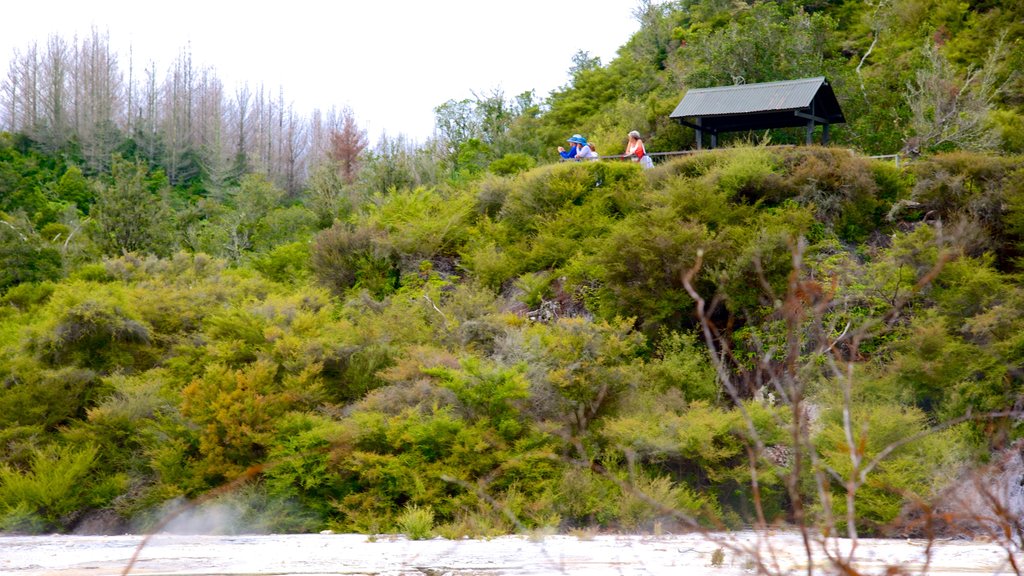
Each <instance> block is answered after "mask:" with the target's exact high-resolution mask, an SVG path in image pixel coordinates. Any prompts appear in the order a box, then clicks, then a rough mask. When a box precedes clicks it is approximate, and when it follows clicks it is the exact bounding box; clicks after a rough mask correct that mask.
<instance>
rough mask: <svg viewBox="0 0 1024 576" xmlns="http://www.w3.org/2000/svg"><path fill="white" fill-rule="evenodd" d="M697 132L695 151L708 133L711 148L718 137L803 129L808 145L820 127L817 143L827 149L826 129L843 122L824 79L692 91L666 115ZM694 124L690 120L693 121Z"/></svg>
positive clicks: (821, 77)
mask: <svg viewBox="0 0 1024 576" xmlns="http://www.w3.org/2000/svg"><path fill="white" fill-rule="evenodd" d="M669 117H670V118H672V119H674V120H676V121H678V122H679V123H680V124H682V125H684V126H689V127H690V128H693V129H694V130H696V131H697V149H698V150H699V149H701V148H702V147H703V133H704V132H708V133H709V134H711V147H712V148H714V147H715V146H717V145H718V135H719V134H720V133H722V132H745V131H748V130H767V129H770V128H797V127H800V126H806V127H807V144H811V143H812V142H813V134H814V126H815V125H816V124H820V125H821V126H822V132H821V143H822V144H828V136H829V126H830V125H831V124H842V123H844V122H846V118H844V117H843V111H842V109H841V108H840V107H839V101H838V100H836V95H835V92H833V91H832V86H831V85H830V84H829V83H828V80H826V79H825V77H824V76H818V77H815V78H803V79H800V80H784V81H781V82H762V83H758V84H740V85H737V86H718V87H714V88H695V89H693V90H688V91H687V92H686V94H685V95H684V96H683V99H682V101H681V102H679V105H678V106H676V109H675V110H674V111H673V112H672V114H671V115H670V116H669ZM691 119H692V120H691Z"/></svg>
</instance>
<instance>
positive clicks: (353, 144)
mask: <svg viewBox="0 0 1024 576" xmlns="http://www.w3.org/2000/svg"><path fill="white" fill-rule="evenodd" d="M369 143H370V141H369V139H368V138H367V137H366V130H361V129H360V128H359V126H357V125H356V119H355V115H354V114H353V113H352V110H351V109H350V108H347V107H346V108H345V109H344V110H342V112H341V129H340V130H332V131H331V147H330V150H329V151H328V157H329V158H330V159H331V160H333V161H334V162H336V163H337V164H338V168H339V170H340V171H341V179H342V181H344V182H345V184H349V185H351V184H353V183H355V181H356V177H357V176H358V173H359V166H360V163H361V162H362V160H361V158H360V156H361V155H362V153H363V150H365V149H366V147H367V145H369Z"/></svg>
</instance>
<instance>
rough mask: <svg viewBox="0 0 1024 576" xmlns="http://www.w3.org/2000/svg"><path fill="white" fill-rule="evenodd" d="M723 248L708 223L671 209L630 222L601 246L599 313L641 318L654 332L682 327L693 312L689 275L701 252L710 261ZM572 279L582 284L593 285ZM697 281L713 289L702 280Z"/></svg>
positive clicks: (631, 218)
mask: <svg viewBox="0 0 1024 576" xmlns="http://www.w3.org/2000/svg"><path fill="white" fill-rule="evenodd" d="M717 248H718V245H717V244H716V243H715V241H714V239H713V238H712V237H711V235H710V234H709V232H708V230H707V229H706V228H705V227H704V226H703V225H702V224H700V223H698V222H693V221H688V220H687V219H684V218H680V217H679V216H677V215H676V214H675V213H673V212H672V211H671V210H669V209H665V208H661V209H656V210H652V211H649V212H638V213H636V214H633V215H631V216H629V217H627V218H625V219H624V220H622V221H621V222H618V223H617V224H616V225H615V227H614V228H613V229H612V231H611V232H610V233H609V234H608V236H607V237H606V238H605V239H604V240H603V241H602V242H601V243H600V244H599V245H598V246H597V248H596V250H595V253H594V256H593V258H592V261H593V263H594V265H595V266H596V268H595V269H594V270H595V272H596V274H597V276H598V277H597V278H596V280H598V281H599V282H600V286H599V288H598V302H599V303H600V304H599V305H600V308H599V310H597V311H596V312H598V313H599V314H600V315H601V316H602V317H605V318H613V317H615V316H632V317H636V318H637V319H638V321H639V322H640V325H641V327H642V328H643V329H644V331H645V332H647V333H648V334H653V333H656V331H657V330H658V329H660V328H661V327H668V328H678V327H680V326H682V325H683V322H684V318H689V317H690V310H692V300H691V299H690V296H689V294H687V292H686V290H685V288H684V287H683V274H684V273H685V272H687V271H688V270H690V269H691V268H692V267H693V265H694V263H695V262H696V260H697V253H698V252H699V251H703V253H704V255H705V259H706V260H709V259H714V258H715V252H716V250H717ZM571 280H572V281H573V283H574V284H576V285H579V284H586V283H587V281H588V279H586V278H572V279H571ZM695 282H696V283H698V285H699V286H700V287H701V288H706V287H707V284H706V283H705V282H702V281H701V279H700V278H698V279H697V280H696V281H695ZM705 292H706V293H713V290H706V291H705Z"/></svg>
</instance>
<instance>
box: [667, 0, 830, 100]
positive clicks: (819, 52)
mask: <svg viewBox="0 0 1024 576" xmlns="http://www.w3.org/2000/svg"><path fill="white" fill-rule="evenodd" d="M835 26H836V23H835V22H834V21H833V20H832V19H831V18H830V17H829V16H828V15H826V14H824V13H821V12H816V13H814V14H807V13H804V12H803V11H796V12H792V13H790V12H788V11H787V10H786V8H785V7H784V5H780V4H779V3H776V2H762V3H755V4H752V5H750V6H744V7H743V9H742V11H738V13H736V14H734V15H733V18H732V19H730V20H729V22H728V24H726V25H725V26H723V27H721V28H716V27H714V25H713V22H699V23H694V25H692V26H691V27H690V28H689V29H688V30H687V31H686V32H685V33H684V35H683V38H682V40H683V48H682V49H681V50H680V51H679V53H678V58H679V61H680V62H685V63H686V66H687V69H688V74H687V75H686V81H687V84H688V85H690V86H696V87H707V86H722V85H730V84H737V83H741V82H742V83H754V82H770V81H773V80H789V79H793V78H807V77H809V76H816V75H819V74H821V73H822V72H823V70H824V60H825V58H826V57H827V56H828V55H829V52H830V47H829V45H828V42H829V41H830V39H831V38H830V37H831V36H832V35H833V34H834V32H835Z"/></svg>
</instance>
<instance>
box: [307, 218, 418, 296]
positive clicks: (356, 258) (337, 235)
mask: <svg viewBox="0 0 1024 576" xmlns="http://www.w3.org/2000/svg"><path fill="white" fill-rule="evenodd" d="M383 240H384V235H383V233H382V232H380V231H379V230H376V229H373V228H368V227H359V228H355V229H351V228H349V227H348V226H347V225H345V224H341V223H337V224H335V225H334V226H332V227H330V228H329V229H327V230H324V231H322V232H320V234H318V235H317V237H316V240H315V241H314V243H313V248H312V253H311V258H310V265H311V267H312V269H313V274H314V275H315V276H316V278H317V280H319V281H320V283H321V284H323V285H324V286H326V287H327V288H329V289H330V290H331V291H332V292H334V293H336V294H339V295H340V294H344V293H345V291H346V290H348V289H350V288H353V287H358V288H363V289H365V290H367V291H368V292H369V293H370V294H372V295H374V296H376V297H378V298H380V297H384V296H386V295H388V294H390V293H392V292H393V291H394V290H395V289H396V288H397V287H398V282H399V276H400V274H399V271H398V258H397V256H396V255H395V254H394V253H393V252H392V251H391V249H390V248H389V247H387V246H385V243H384V241H383Z"/></svg>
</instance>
